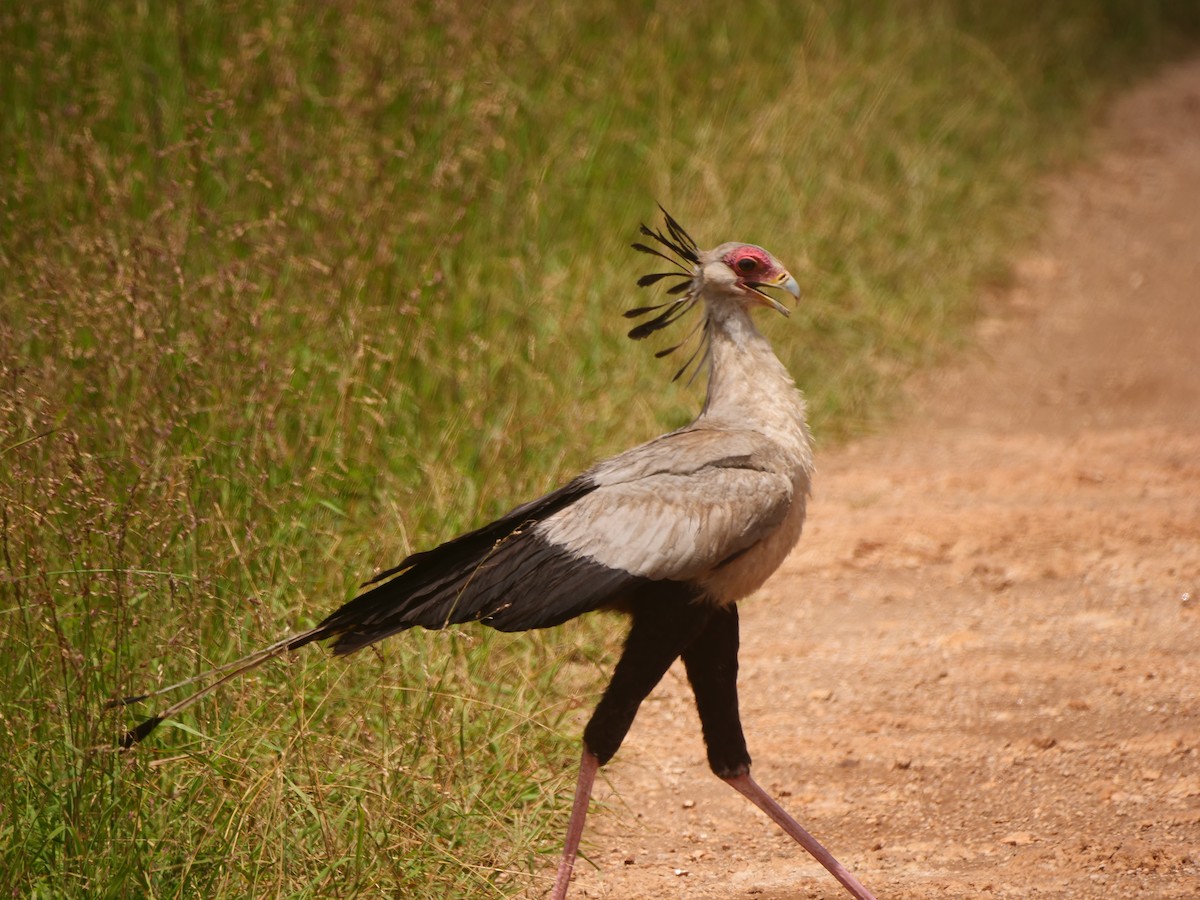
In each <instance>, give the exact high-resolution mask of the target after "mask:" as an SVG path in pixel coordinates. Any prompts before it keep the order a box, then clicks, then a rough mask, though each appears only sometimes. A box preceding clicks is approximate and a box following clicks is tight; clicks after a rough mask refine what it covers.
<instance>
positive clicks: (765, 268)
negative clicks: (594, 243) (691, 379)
mask: <svg viewBox="0 0 1200 900" xmlns="http://www.w3.org/2000/svg"><path fill="white" fill-rule="evenodd" d="M659 208H660V209H661V207H659ZM662 213H663V219H664V221H665V222H666V228H665V230H664V231H655V230H654V229H652V228H647V227H646V226H645V225H643V226H642V234H644V235H645V236H646V237H649V238H652V239H653V240H654V241H655V243H657V244H658V245H659V247H661V248H662V249H658V248H656V247H652V246H648V245H646V244H642V243H635V244H633V249H634V250H639V251H641V252H642V253H649V254H650V255H652V256H657V257H659V258H660V259H664V260H666V261H667V262H669V263H671V264H672V265H674V266H675V267H676V269H675V271H671V272H653V273H651V274H649V275H643V276H642V277H641V278H639V279H638V287H647V286H649V285H652V284H655V283H657V282H658V281H661V280H662V279H664V278H675V279H678V280H677V281H676V283H675V284H674V285H672V286H671V287H670V288H668V289H667V293H668V294H672V295H674V297H673V299H671V300H668V301H666V302H665V303H658V304H655V305H653V306H640V307H638V308H636V309H631V310H629V311H628V312H626V313H625V315H626V317H627V318H640V317H642V316H645V315H648V314H650V313H657V315H655V316H652V317H651V318H649V319H647V320H646V321H644V322H642V323H641V324H639V325H637V326H635V327H634V328H632V329H631V330H630V332H629V336H630V337H631V338H633V339H634V340H635V341H639V340H641V339H642V338H644V337H648V336H649V335H651V334H653V333H654V332H656V331H659V330H661V329H663V328H666V327H667V326H668V325H670V324H671V323H673V322H675V321H676V320H678V319H680V318H682V317H683V316H684V315H686V314H687V313H688V312H689V311H691V309H692V308H693V307H694V306H695V305H696V304H697V303H698V302H700V301H704V304H705V307H706V308H705V310H704V315H703V316H702V317H701V319H700V321H699V322H698V323H697V324H696V326H695V327H693V328H692V330H691V331H690V332H688V335H687V337H685V338H684V339H683V340H682V341H681V342H680V343H678V344H676V345H675V346H673V347H668V348H667V349H665V350H660V351H659V352H658V353H656V354H655V356H658V357H663V356H666V355H667V354H669V353H673V352H674V351H676V350H678V349H679V348H680V347H682V346H683V345H684V344H687V343H688V342H689V341H690V340H691V339H692V337H693V336H695V335H696V334H697V332H699V334H700V339H699V343H698V346H697V347H696V349H695V351H694V352H693V353H692V354H691V356H689V357H688V360H687V362H685V363H684V364H683V366H682V367H681V368H680V369H679V371H678V372H676V373H675V378H679V376H680V375H682V374H683V373H684V372H685V371H686V370H687V369H688V367H689V366H691V364H692V362H693V361H695V360H696V359H697V358H700V361H701V365H702V364H703V359H704V356H703V355H702V351H704V350H706V349H707V347H708V333H709V327H710V324H709V323H710V318H711V317H712V316H713V315H719V314H720V312H721V311H722V310H726V309H730V308H738V307H740V308H743V309H750V308H753V307H755V306H767V307H770V308H771V309H774V310H776V311H777V312H780V313H782V314H783V315H785V316H786V315H788V309H787V307H786V306H784V305H783V304H782V303H780V302H779V301H778V300H776V299H775V298H774V297H771V296H770V295H769V294H767V293H766V292H765V291H764V288H779V289H781V290H784V291H787V292H788V293H789V294H791V295H792V296H793V297H795V298H796V299H799V298H800V285H799V284H797V283H796V279H795V278H793V277H792V275H791V273H789V272H788V270H787V269H785V268H784V267H783V264H782V263H780V262H779V260H777V259H776V258H775V257H774V256H772V255H771V254H770V253H769V252H768V251H766V250H764V249H763V248H762V247H759V246H757V245H756V244H741V243H737V242H730V243H725V244H721V245H720V246H719V247H714V248H713V249H712V250H701V249H700V248H699V247H698V246H697V245H696V242H695V241H694V240H692V237H691V235H689V234H688V233H687V232H686V231H684V230H683V227H682V226H681V225H680V224H679V223H678V222H676V221H675V220H674V219H673V218H672V217H671V215H670V214H669V213H668V212H667V211H666V210H665V209H664V210H663V211H662ZM699 368H700V366H697V371H698V370H699Z"/></svg>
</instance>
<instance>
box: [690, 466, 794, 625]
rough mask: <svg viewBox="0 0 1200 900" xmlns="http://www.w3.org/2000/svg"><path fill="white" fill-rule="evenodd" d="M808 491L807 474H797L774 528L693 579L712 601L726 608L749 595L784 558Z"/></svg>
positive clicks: (792, 542)
mask: <svg viewBox="0 0 1200 900" xmlns="http://www.w3.org/2000/svg"><path fill="white" fill-rule="evenodd" d="M808 492H809V478H808V474H807V472H804V473H798V475H797V478H796V482H795V489H794V491H793V493H792V502H791V506H790V507H789V508H788V511H787V514H786V515H785V516H784V518H783V520H782V521H781V522H780V523H779V525H778V527H776V528H775V529H774V530H773V531H772V532H771V533H770V534H768V535H766V536H765V537H764V538H763V539H762V540H761V541H759V542H758V543H757V544H754V545H753V546H752V547H750V548H748V549H747V550H745V551H744V552H742V553H739V554H737V555H736V556H735V557H733V558H732V559H730V560H728V561H727V562H725V563H724V564H723V565H720V566H717V567H715V568H713V569H711V570H710V571H708V572H706V573H705V574H704V575H703V576H701V577H699V578H697V579H696V582H697V584H699V585H700V586H701V587H702V588H703V590H704V592H705V593H706V594H707V595H708V596H709V597H711V598H712V599H713V601H715V602H716V603H718V604H721V605H726V604H729V603H736V602H737V601H739V600H741V599H743V598H745V597H747V596H749V595H750V594H752V593H754V592H755V591H756V590H758V589H759V588H760V587H762V586H763V584H764V583H765V582H766V580H767V579H768V578H770V577H771V575H772V574H773V573H774V572H775V570H776V569H778V568H779V566H780V565H781V564H782V563H783V561H784V560H785V559H787V556H788V554H789V553H791V552H792V548H793V547H795V546H796V543H797V542H798V541H799V540H800V533H801V532H802V531H803V530H804V515H805V512H806V509H807V501H808Z"/></svg>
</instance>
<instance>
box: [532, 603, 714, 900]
mask: <svg viewBox="0 0 1200 900" xmlns="http://www.w3.org/2000/svg"><path fill="white" fill-rule="evenodd" d="M711 614H712V608H711V607H708V606H703V605H700V604H698V603H696V602H694V599H693V597H692V595H691V594H690V592H685V591H683V590H680V591H679V592H678V593H670V594H667V595H666V596H659V597H655V598H652V599H648V600H646V601H645V602H643V603H640V604H638V605H637V606H635V607H634V609H633V625H632V626H631V627H630V629H629V636H628V637H627V638H626V639H625V649H624V650H623V651H622V653H621V658H620V660H618V661H617V667H616V669H615V670H614V671H613V677H612V681H610V682H609V683H608V687H607V688H606V689H605V691H604V696H603V697H601V698H600V703H599V704H598V705H597V706H596V711H595V712H593V713H592V718H591V719H590V720H589V721H588V723H587V727H586V728H584V730H583V760H582V762H580V764H579V780H578V782H577V783H576V786H575V800H574V802H573V803H572V804H571V820H570V823H569V824H568V826H567V840H566V843H565V844H564V846H563V855H562V859H561V860H560V861H559V864H558V873H557V875H555V878H554V887H553V888H552V889H551V891H550V896H549V900H564V898H565V897H566V896H567V887H568V886H569V885H570V883H571V873H572V872H573V871H574V870H575V857H576V855H577V854H578V853H579V841H580V839H581V838H582V837H583V824H584V820H585V819H586V818H587V809H588V801H589V800H590V799H591V795H592V784H593V783H594V782H595V780H596V772H597V771H598V770H599V768H600V767H601V766H602V765H604V764H605V763H607V762H608V761H609V760H610V759H612V757H613V755H614V754H615V753H616V752H617V748H618V747H620V746H621V742H622V741H623V740H624V739H625V735H626V734H627V733H628V732H629V728H630V726H631V725H632V724H633V718H634V716H635V715H636V714H637V711H638V707H639V706H641V704H642V701H643V700H645V699H646V696H647V695H648V694H649V693H650V692H651V691H652V690H654V686H655V685H656V684H658V683H659V681H661V680H662V677H663V675H665V674H666V672H667V669H669V668H671V663H673V662H674V661H675V660H676V659H678V658H679V655H680V653H682V652H683V649H684V648H685V647H687V646H688V644H690V643H691V642H692V640H693V639H694V638H695V636H696V634H697V633H698V632H699V631H700V630H701V629H702V628H703V627H704V624H705V622H706V621H707V620H708V617H709V616H710V615H711Z"/></svg>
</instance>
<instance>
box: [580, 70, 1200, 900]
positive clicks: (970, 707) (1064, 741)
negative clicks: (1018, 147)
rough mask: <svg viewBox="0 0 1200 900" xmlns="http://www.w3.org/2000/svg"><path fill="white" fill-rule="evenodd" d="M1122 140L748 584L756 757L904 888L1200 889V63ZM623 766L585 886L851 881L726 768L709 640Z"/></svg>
mask: <svg viewBox="0 0 1200 900" xmlns="http://www.w3.org/2000/svg"><path fill="white" fill-rule="evenodd" d="M1099 140H1100V141H1101V147H1102V148H1103V149H1102V152H1101V153H1100V154H1098V156H1097V158H1096V161H1095V162H1093V163H1092V164H1090V165H1087V166H1086V167H1084V168H1083V169H1082V170H1081V171H1077V172H1074V173H1072V174H1071V175H1070V176H1068V177H1065V178H1063V179H1061V180H1060V181H1059V182H1058V183H1056V184H1054V185H1051V186H1050V188H1049V190H1050V191H1051V211H1052V212H1051V220H1050V224H1049V226H1048V228H1047V231H1046V234H1045V236H1044V238H1043V240H1042V241H1041V242H1040V244H1039V246H1038V247H1037V248H1036V250H1035V251H1034V252H1032V253H1031V254H1030V255H1029V256H1028V257H1027V258H1025V259H1023V260H1022V261H1020V262H1019V264H1018V265H1017V279H1016V281H1017V283H1016V284H1015V286H1014V287H1013V288H1012V289H1011V290H1009V291H1007V292H1005V294H1004V295H1003V296H997V297H994V298H990V299H989V300H988V301H987V315H985V316H984V317H983V319H982V321H981V322H980V325H979V335H978V345H977V347H976V349H975V350H974V351H973V352H972V353H971V355H970V358H969V359H967V360H964V361H963V362H962V363H961V365H959V366H957V367H955V368H953V369H951V370H948V371H943V372H938V373H936V374H935V375H933V376H929V377H926V378H924V379H922V380H921V382H920V383H918V384H916V385H914V386H913V387H912V398H913V399H912V410H911V415H909V416H907V417H906V420H905V422H903V423H901V424H899V425H898V426H897V427H895V428H894V429H892V430H890V431H888V432H887V433H885V434H881V435H879V436H877V437H875V438H872V439H870V440H867V441H864V442H861V443H858V444H856V445H854V446H850V447H848V448H845V449H843V450H839V451H837V452H832V453H831V452H826V453H822V454H820V458H819V463H818V465H819V479H818V493H817V496H816V499H815V501H814V503H813V505H812V507H811V512H810V520H809V526H808V529H807V531H806V534H805V536H804V538H803V540H802V542H801V547H800V549H799V550H798V552H797V553H796V554H795V555H794V556H793V557H792V558H791V560H790V561H789V562H788V564H787V565H786V566H785V567H784V569H783V570H781V572H780V573H779V574H778V575H777V576H776V577H775V578H774V579H773V580H772V581H771V582H770V583H769V584H768V586H767V587H766V588H765V589H764V590H763V592H762V594H761V595H760V596H759V597H757V598H755V599H753V600H751V601H750V602H748V603H746V604H744V605H743V649H742V678H741V685H742V698H743V699H742V709H743V718H744V721H745V724H746V731H747V735H748V737H749V740H750V746H751V752H752V753H754V754H755V758H756V764H755V770H754V771H755V775H756V777H757V778H758V780H759V781H760V782H761V783H763V785H764V786H766V787H767V788H768V789H770V790H772V791H774V792H776V793H777V794H778V795H779V796H780V797H781V798H783V802H784V804H785V805H786V806H788V807H789V808H790V809H791V810H792V811H793V812H794V813H795V814H796V816H797V818H799V819H800V820H801V821H802V822H804V823H805V824H806V825H807V826H808V827H809V828H810V829H811V830H812V831H813V832H814V833H815V834H816V835H817V836H818V837H819V838H821V839H822V840H823V841H824V842H825V843H826V845H827V846H829V847H830V849H831V850H833V851H834V853H835V854H837V855H838V856H839V857H840V858H841V859H842V861H843V862H845V863H846V864H847V865H848V866H849V867H850V868H851V870H853V871H854V872H855V873H856V874H857V875H858V876H859V877H860V878H861V879H862V880H863V882H864V883H866V884H867V885H868V886H869V887H871V888H872V890H874V891H875V892H876V893H877V894H878V895H879V897H880V898H881V900H882V898H898V897H904V898H934V897H936V898H949V897H972V896H988V897H1022V898H1024V897H1064V898H1080V897H1105V898H1111V897H1169V898H1184V897H1188V898H1192V897H1200V366H1198V360H1200V355H1198V350H1200V61H1197V62H1193V63H1191V64H1188V65H1184V66H1180V67H1177V68H1175V69H1172V70H1170V71H1168V72H1166V73H1164V74H1163V75H1162V77H1160V78H1159V79H1157V80H1156V81H1154V82H1153V83H1150V84H1147V85H1145V86H1143V87H1142V88H1140V89H1138V90H1136V91H1134V92H1132V93H1131V94H1129V95H1128V96H1126V97H1124V98H1123V99H1121V100H1120V101H1119V102H1118V103H1116V104H1115V106H1114V108H1113V109H1112V111H1111V114H1110V115H1109V117H1108V118H1107V120H1106V122H1105V124H1104V127H1103V129H1102V131H1101V135H1100V138H1099ZM605 774H606V776H607V779H608V783H607V784H606V785H601V786H600V789H599V797H600V799H601V800H602V802H603V803H604V804H605V805H604V807H603V808H602V809H600V810H599V811H598V812H596V813H594V814H593V816H592V818H591V821H590V822H589V829H588V833H587V835H586V836H585V849H586V850H587V852H588V855H589V857H590V859H591V861H592V862H593V863H594V864H595V866H596V867H593V866H590V865H588V863H586V862H582V863H581V864H580V868H579V870H578V871H577V875H576V882H575V887H574V888H573V891H572V896H573V897H589V898H620V900H634V898H675V897H684V898H743V897H750V898H759V900H785V898H839V897H842V896H844V895H843V893H842V891H841V888H840V887H839V886H838V885H837V884H836V883H835V882H834V881H833V880H832V879H831V878H830V877H829V876H828V875H826V874H825V872H824V871H823V870H822V869H820V868H819V867H818V866H817V865H816V864H815V863H814V862H812V861H811V860H809V859H808V858H806V857H805V856H804V855H803V854H802V853H801V852H800V851H799V850H798V848H796V847H795V845H793V844H791V843H790V842H789V841H788V839H787V838H785V837H784V836H783V835H782V833H780V832H778V831H777V830H776V829H775V828H774V826H773V825H771V824H770V823H769V822H768V821H767V819H766V818H765V817H764V816H762V815H760V814H759V813H758V812H757V811H756V810H754V809H753V807H751V806H750V805H749V804H748V803H746V802H745V801H744V800H742V799H741V798H740V797H739V796H738V795H737V794H735V793H734V792H733V791H730V790H729V789H728V788H727V787H725V786H724V785H723V784H722V783H721V782H719V781H718V780H717V779H715V778H713V777H712V776H711V775H710V774H709V772H708V769H707V766H706V764H705V762H704V753H703V747H702V745H701V741H700V736H699V726H698V723H697V720H696V716H695V713H694V712H693V710H692V707H691V700H690V696H689V693H688V691H687V688H686V683H685V680H684V677H683V674H682V672H681V671H680V670H678V669H676V670H672V672H671V674H670V675H669V676H668V677H667V679H666V681H665V682H664V684H663V685H662V686H660V688H659V689H658V691H657V692H656V693H655V694H654V695H653V696H652V697H651V699H650V700H649V701H648V702H647V703H646V704H645V705H644V706H643V708H642V712H641V715H640V717H639V719H638V721H637V723H636V724H635V726H634V729H633V732H632V733H631V735H630V737H629V739H628V741H627V742H626V744H625V746H624V748H623V749H622V751H621V753H620V755H619V756H618V757H617V759H616V760H615V761H614V763H613V764H612V765H610V766H609V767H608V768H607V770H606V773H605Z"/></svg>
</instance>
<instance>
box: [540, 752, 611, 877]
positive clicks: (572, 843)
mask: <svg viewBox="0 0 1200 900" xmlns="http://www.w3.org/2000/svg"><path fill="white" fill-rule="evenodd" d="M599 768H600V760H599V758H598V757H597V756H596V754H594V753H592V751H591V750H589V749H588V748H587V747H584V748H583V759H582V760H581V761H580V763H579V781H578V782H576V784H575V802H574V803H572V804H571V821H570V822H569V823H568V824H567V841H566V843H565V844H564V845H563V854H562V859H561V860H560V861H559V863H558V875H557V876H555V878H554V888H553V889H552V890H551V891H550V897H549V900H566V896H567V888H568V887H569V886H570V884H571V873H572V872H573V871H575V857H576V855H577V854H578V853H579V841H580V839H581V838H582V837H583V823H584V821H585V820H586V819H587V811H588V801H589V800H591V799H592V784H593V783H595V781H596V771H597V770H598V769H599Z"/></svg>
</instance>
